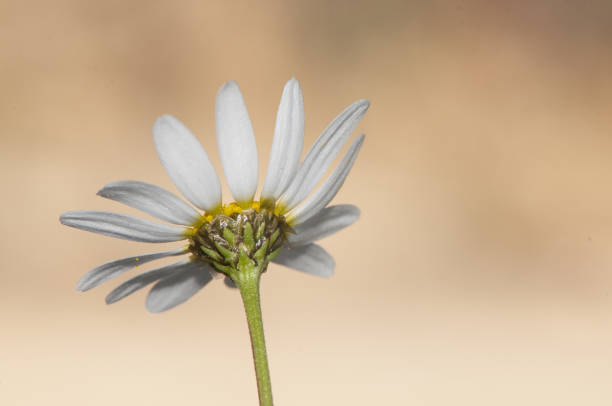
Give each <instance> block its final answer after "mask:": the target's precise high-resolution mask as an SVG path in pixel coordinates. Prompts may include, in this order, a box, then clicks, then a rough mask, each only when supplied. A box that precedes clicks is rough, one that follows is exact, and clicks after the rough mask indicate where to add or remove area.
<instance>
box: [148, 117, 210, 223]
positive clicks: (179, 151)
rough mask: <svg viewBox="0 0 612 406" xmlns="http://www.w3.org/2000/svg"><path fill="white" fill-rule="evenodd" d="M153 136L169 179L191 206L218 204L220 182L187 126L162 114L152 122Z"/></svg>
mask: <svg viewBox="0 0 612 406" xmlns="http://www.w3.org/2000/svg"><path fill="white" fill-rule="evenodd" d="M153 140H154V141H155V148H156V149H157V154H158V155H159V159H160V160H161V163H162V165H164V168H165V169H166V172H168V175H169V176H170V179H172V182H174V184H175V185H176V187H177V188H178V190H180V191H181V193H182V194H183V196H185V197H186V198H187V200H189V201H190V202H191V203H193V204H194V206H196V207H199V208H200V209H202V210H206V211H213V210H214V209H216V208H218V207H219V206H220V205H221V184H220V183H219V177H218V176H217V172H215V168H213V166H212V164H211V163H210V159H208V155H207V154H206V151H205V150H204V148H202V145H201V144H200V143H199V142H198V140H197V139H196V138H195V137H194V136H193V134H191V132H190V131H189V129H187V127H185V126H184V125H183V123H181V122H180V121H178V120H177V119H176V118H174V117H172V116H169V115H165V116H162V117H160V118H158V119H157V121H156V122H155V125H154V126H153Z"/></svg>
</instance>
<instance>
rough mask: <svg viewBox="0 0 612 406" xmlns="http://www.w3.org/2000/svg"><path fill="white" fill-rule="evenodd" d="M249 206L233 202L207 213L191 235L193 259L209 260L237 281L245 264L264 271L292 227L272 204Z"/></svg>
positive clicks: (277, 252)
mask: <svg viewBox="0 0 612 406" xmlns="http://www.w3.org/2000/svg"><path fill="white" fill-rule="evenodd" d="M250 206H251V207H250V208H247V209H244V208H242V207H241V206H240V205H238V204H237V203H230V204H228V205H225V206H223V207H222V208H220V209H219V210H217V212H218V213H217V214H209V213H207V214H205V215H204V216H203V217H202V220H201V222H200V223H198V224H196V225H194V228H192V229H191V231H190V233H189V236H188V238H189V251H190V252H191V254H192V258H193V259H194V260H200V261H204V262H207V263H210V264H211V265H212V266H214V267H215V269H216V270H217V271H219V272H221V273H224V274H226V275H228V276H229V277H230V278H232V279H234V280H235V278H236V277H237V276H238V273H239V272H240V271H241V269H243V268H246V267H249V268H252V267H256V268H258V269H259V270H260V271H261V272H265V270H266V268H267V266H268V263H269V262H270V261H271V260H272V259H274V257H276V256H277V255H278V254H279V252H280V250H281V248H282V246H283V245H284V244H285V242H286V241H287V236H288V234H290V233H292V232H293V230H292V228H291V226H290V225H289V224H288V223H287V221H286V220H285V217H284V216H283V215H282V214H279V213H276V212H275V210H274V208H273V207H270V208H262V207H261V205H260V203H259V202H253V203H252V204H251V205H250Z"/></svg>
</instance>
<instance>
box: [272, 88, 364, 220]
mask: <svg viewBox="0 0 612 406" xmlns="http://www.w3.org/2000/svg"><path fill="white" fill-rule="evenodd" d="M369 106H370V102H368V101H367V100H359V101H357V102H355V103H353V104H351V105H350V106H349V107H347V108H346V109H345V110H344V111H343V112H342V113H340V114H339V115H338V117H336V118H335V119H334V120H333V121H332V122H331V123H330V124H329V125H328V126H327V128H326V129H325V130H324V131H323V133H322V134H321V136H319V138H317V140H316V141H315V143H314V145H313V146H312V148H310V150H309V151H308V154H306V157H305V158H304V161H303V162H302V164H301V165H300V167H299V169H298V171H297V173H296V175H295V178H294V179H293V181H292V182H291V183H290V184H289V187H288V188H287V190H286V191H285V192H284V193H283V195H282V196H281V197H280V200H279V205H280V206H281V207H283V208H284V209H285V211H289V210H291V209H292V208H294V207H295V206H297V205H298V204H299V203H300V202H301V201H302V200H304V199H305V198H306V196H308V195H309V194H310V192H312V190H313V189H314V187H315V185H316V184H317V183H318V182H319V180H321V177H322V176H323V174H324V173H325V171H326V170H327V168H328V167H329V165H330V164H331V163H332V161H333V160H334V158H335V157H336V155H338V153H339V152H340V150H341V149H342V147H343V146H344V144H345V143H346V141H347V140H348V138H349V136H350V135H351V133H352V132H353V130H354V129H355V127H356V126H357V124H358V123H359V120H361V118H362V117H363V115H364V114H365V112H366V111H367V109H368V107H369Z"/></svg>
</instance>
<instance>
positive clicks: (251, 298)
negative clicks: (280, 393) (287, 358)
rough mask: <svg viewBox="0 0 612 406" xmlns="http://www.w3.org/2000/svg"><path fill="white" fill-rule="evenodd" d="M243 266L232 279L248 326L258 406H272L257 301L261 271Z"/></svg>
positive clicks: (257, 268)
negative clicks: (240, 299) (239, 296)
mask: <svg viewBox="0 0 612 406" xmlns="http://www.w3.org/2000/svg"><path fill="white" fill-rule="evenodd" d="M243 265H244V266H242V267H240V266H239V268H242V269H240V270H239V271H238V272H236V273H235V274H234V276H233V278H232V279H233V280H234V283H236V285H237V286H238V289H239V290H240V295H241V296H242V302H243V304H244V311H245V313H246V318H247V323H248V324H249V334H250V336H251V348H252V350H253V362H254V363H255V375H256V377H257V392H258V394H259V405H260V406H272V404H273V403H272V383H271V381H270V370H269V368H268V355H267V352H266V340H265V337H264V330H263V320H262V317H261V305H260V300H259V281H260V277H261V273H262V269H261V268H260V267H259V266H255V265H254V263H252V262H251V263H245V264H243Z"/></svg>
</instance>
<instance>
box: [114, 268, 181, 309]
mask: <svg viewBox="0 0 612 406" xmlns="http://www.w3.org/2000/svg"><path fill="white" fill-rule="evenodd" d="M190 263H191V261H190V260H189V259H184V260H182V261H179V262H175V263H174V264H170V265H165V266H162V267H160V268H157V269H153V270H152V271H148V272H144V273H141V274H140V275H138V276H135V277H133V278H131V279H128V280H127V281H125V282H123V283H122V284H121V285H119V286H117V287H116V288H115V289H113V291H112V292H111V293H109V294H108V296H106V304H112V303H115V302H117V301H119V300H121V299H123V298H124V297H126V296H129V295H131V294H132V293H134V292H136V291H138V290H140V289H142V288H144V287H145V286H147V285H149V284H151V283H153V282H155V281H158V280H160V279H162V278H165V277H167V276H170V275H172V274H173V273H175V272H178V271H179V270H181V269H183V268H184V267H187V266H189V264H190Z"/></svg>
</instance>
